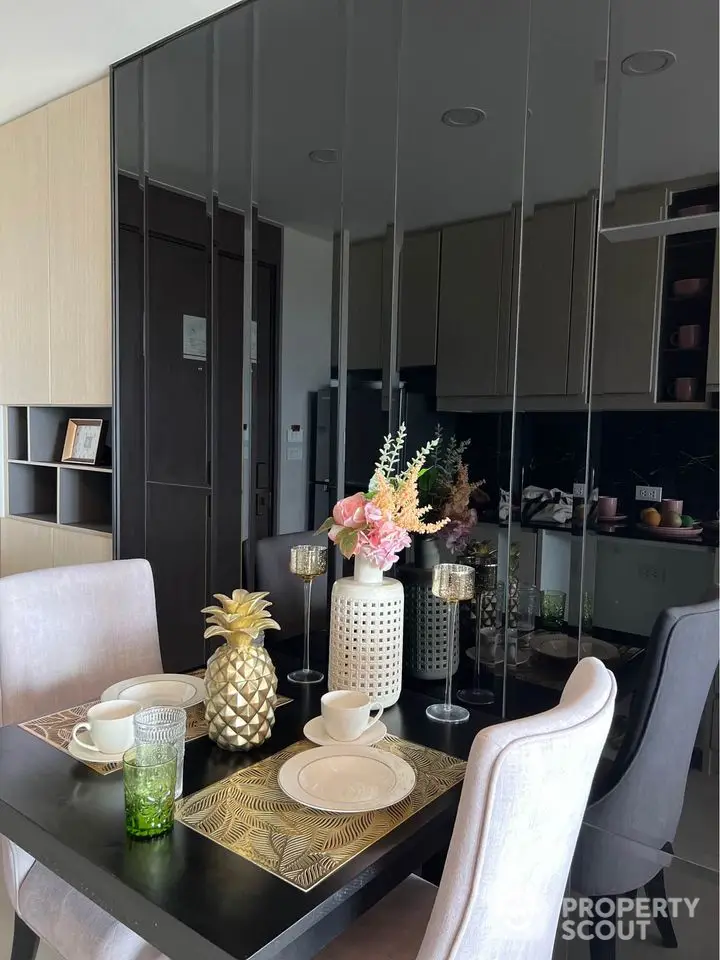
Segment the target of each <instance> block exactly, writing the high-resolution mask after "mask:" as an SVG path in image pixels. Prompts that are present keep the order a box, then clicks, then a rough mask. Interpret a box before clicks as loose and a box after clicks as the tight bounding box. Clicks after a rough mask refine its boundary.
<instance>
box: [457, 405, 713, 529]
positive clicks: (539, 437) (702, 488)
mask: <svg viewBox="0 0 720 960" xmlns="http://www.w3.org/2000/svg"><path fill="white" fill-rule="evenodd" d="M510 426H511V417H510V414H509V413H502V414H501V413H479V414H460V415H456V417H455V432H456V435H457V436H458V438H464V437H469V438H470V439H471V441H472V444H471V446H470V448H469V450H468V452H467V461H468V464H469V466H470V475H471V477H472V478H473V479H480V478H484V479H485V481H486V485H485V489H486V490H487V492H488V494H489V495H490V497H491V503H492V506H493V508H496V506H497V503H498V499H499V491H500V488H501V487H503V488H505V487H506V486H507V478H508V474H509V469H510V456H509V452H510ZM587 431H588V416H587V414H586V413H582V412H569V413H523V414H519V415H518V417H517V419H516V424H515V435H516V450H518V456H517V458H516V463H515V482H514V485H513V486H514V491H515V496H516V497H517V495H518V492H519V490H520V488H521V486H528V485H530V484H533V485H536V486H540V487H547V488H550V487H559V488H560V489H561V490H564V491H566V492H568V493H572V490H573V484H574V483H580V482H582V481H583V479H584V475H585V457H586V445H587V440H588V434H587ZM590 464H591V468H592V469H593V471H594V481H595V486H597V487H598V488H599V491H600V493H601V494H604V495H606V496H614V497H617V498H618V501H619V503H618V512H619V513H627V514H628V515H629V516H630V517H631V518H633V519H637V515H638V513H639V510H640V509H641V504H637V503H636V501H635V487H636V486H638V485H642V486H653V487H662V488H663V497H672V498H676V499H680V500H683V501H684V510H685V512H686V513H689V514H692V516H694V517H695V518H697V519H700V520H712V519H715V518H716V517H717V511H718V482H719V481H720V473H719V470H718V413H717V411H713V410H693V411H675V410H658V411H612V412H604V413H595V414H593V415H592V417H591V433H590Z"/></svg>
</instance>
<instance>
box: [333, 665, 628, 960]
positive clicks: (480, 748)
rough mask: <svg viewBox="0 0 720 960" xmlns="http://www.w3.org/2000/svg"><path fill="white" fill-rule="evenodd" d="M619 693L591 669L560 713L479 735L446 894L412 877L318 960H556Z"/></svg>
mask: <svg viewBox="0 0 720 960" xmlns="http://www.w3.org/2000/svg"><path fill="white" fill-rule="evenodd" d="M615 692H616V686H615V678H614V677H613V675H612V674H611V673H609V672H608V671H607V669H606V668H605V667H604V666H603V665H602V663H600V661H599V660H596V659H595V658H594V657H588V658H586V659H584V660H582V661H581V662H580V663H579V664H578V666H577V667H576V668H575V670H574V671H573V673H572V675H571V677H570V679H569V680H568V682H567V684H566V686H565V690H564V691H563V694H562V697H561V699H560V703H559V705H558V706H557V707H554V708H553V709H552V710H548V711H547V712H546V713H541V714H538V715H537V716H534V717H527V718H525V719H523V720H513V721H511V722H509V723H503V724H498V725H496V726H493V727H488V728H487V729H485V730H482V731H481V732H480V733H479V734H478V735H477V737H476V738H475V742H474V743H473V747H472V750H471V753H470V759H469V762H468V768H467V773H466V776H465V783H464V785H463V790H462V796H461V799H460V806H459V809H458V814H457V819H456V821H455V827H454V830H453V835H452V840H451V842H450V850H449V853H448V857H447V862H446V865H445V870H444V872H443V876H442V880H441V883H440V886H439V887H438V888H435V887H434V886H433V885H432V884H430V883H427V882H426V881H424V880H421V879H420V878H419V877H416V876H411V877H409V878H408V879H407V880H406V881H405V882H404V883H402V884H401V885H400V886H399V887H397V888H396V889H395V890H394V891H393V892H392V893H391V894H389V895H388V896H387V897H385V899H384V900H381V901H380V903H378V904H377V905H376V906H375V907H373V908H372V909H371V910H369V911H368V912H367V913H366V914H364V916H362V917H361V918H360V919H359V920H357V921H356V922H355V923H354V924H353V926H352V927H350V928H349V929H348V930H347V931H345V933H343V934H341V935H340V936H339V937H337V938H336V939H335V940H333V941H332V942H331V943H330V944H328V946H327V947H325V949H324V950H323V951H321V953H320V954H318V956H317V958H316V960H369V958H373V960H496V958H497V960H500V958H501V960H550V958H551V956H552V952H553V944H554V941H555V934H556V928H557V922H558V917H559V913H560V906H561V903H562V897H563V893H564V891H565V884H566V881H567V877H568V872H569V870H570V862H571V859H572V855H573V850H574V848H575V843H576V841H577V837H578V833H579V830H580V825H581V823H582V819H583V814H584V812H585V805H586V803H587V799H588V794H589V792H590V785H591V783H592V779H593V775H594V773H595V768H596V767H597V764H598V760H599V758H600V752H601V750H602V748H603V745H604V743H605V740H606V738H607V734H608V731H609V729H610V722H611V720H612V715H613V708H614V703H615Z"/></svg>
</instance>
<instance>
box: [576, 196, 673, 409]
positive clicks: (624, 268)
mask: <svg viewBox="0 0 720 960" xmlns="http://www.w3.org/2000/svg"><path fill="white" fill-rule="evenodd" d="M665 206H666V188H665V187H664V186H657V187H652V188H650V189H642V190H629V191H627V192H623V193H618V195H617V197H616V198H615V200H614V202H613V203H611V204H608V205H606V206H605V209H604V210H603V227H614V226H621V225H627V224H634V223H637V224H640V223H650V222H653V221H657V220H660V219H662V218H663V216H664V214H665ZM664 243H665V241H664V238H662V237H649V238H647V239H639V240H632V239H631V240H625V241H622V242H610V241H609V240H608V239H607V237H604V236H603V235H602V233H601V235H600V240H599V245H600V246H599V250H598V268H597V304H596V312H595V348H594V370H593V394H594V395H596V396H598V397H601V398H602V397H604V398H606V399H605V400H604V401H601V402H603V403H604V404H607V403H608V398H614V399H615V401H616V402H617V403H629V404H630V405H633V406H637V405H644V404H647V405H648V406H650V405H652V403H653V402H654V392H655V376H656V368H657V363H656V358H657V333H658V321H659V314H660V310H659V308H660V299H661V290H662V257H663V251H664ZM610 403H611V404H612V400H611V401H610Z"/></svg>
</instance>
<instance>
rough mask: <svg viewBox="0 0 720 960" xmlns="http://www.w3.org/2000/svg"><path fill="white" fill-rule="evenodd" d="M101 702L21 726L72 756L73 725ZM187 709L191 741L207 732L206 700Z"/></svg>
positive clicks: (101, 768)
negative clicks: (69, 747)
mask: <svg viewBox="0 0 720 960" xmlns="http://www.w3.org/2000/svg"><path fill="white" fill-rule="evenodd" d="M204 673H205V671H204V670H195V671H194V672H193V676H202V675H203V674H204ZM99 702H100V701H99V700H89V701H88V702H87V703H81V704H79V705H78V706H77V707H69V708H68V709H67V710H58V711H57V712H56V713H48V714H47V716H44V717H38V718H37V720H28V721H27V723H21V724H20V727H21V728H22V729H23V730H27V732H28V733H32V734H33V736H36V737H39V738H40V739H41V740H44V741H45V742H46V743H49V744H50V745H51V746H53V747H56V748H57V749H58V750H62V751H63V753H67V755H68V756H70V753H69V751H68V744H69V743H70V740H71V738H72V730H73V727H74V726H75V724H76V723H80V721H81V720H86V719H87V712H88V710H89V709H90V707H92V706H94V705H95V704H96V703H99ZM291 702H292V701H291V699H290V697H276V699H275V707H276V708H277V707H282V706H284V705H285V704H286V703H291ZM186 712H187V731H186V733H185V742H186V743H189V742H190V740H198V739H199V738H200V737H205V736H207V723H206V722H205V704H204V703H196V704H195V706H193V707H188V709H187V711H186ZM73 759H76V758H73ZM76 762H77V763H84V764H85V766H86V767H89V768H90V769H91V770H94V771H95V772H96V773H101V774H103V775H105V774H108V773H115V771H116V770H120V769H122V763H92V762H90V761H88V760H76Z"/></svg>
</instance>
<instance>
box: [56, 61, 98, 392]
mask: <svg viewBox="0 0 720 960" xmlns="http://www.w3.org/2000/svg"><path fill="white" fill-rule="evenodd" d="M47 109H48V158H49V251H50V357H51V370H50V385H51V386H50V394H51V400H52V402H53V403H67V404H70V403H73V404H83V403H97V404H109V403H110V402H111V399H112V396H111V394H112V387H111V381H112V370H111V366H112V362H111V349H112V348H111V267H110V257H111V253H110V129H109V120H110V110H109V90H108V80H107V79H103V80H100V81H98V82H97V83H94V84H92V85H91V86H89V87H83V88H82V89H81V90H77V91H75V93H71V94H69V95H68V96H66V97H62V98H61V99H60V100H56V101H54V102H53V103H51V104H50V105H49V106H48V108H47Z"/></svg>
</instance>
